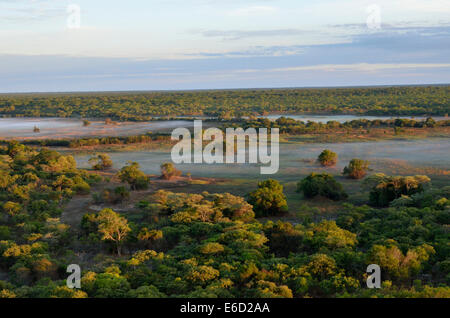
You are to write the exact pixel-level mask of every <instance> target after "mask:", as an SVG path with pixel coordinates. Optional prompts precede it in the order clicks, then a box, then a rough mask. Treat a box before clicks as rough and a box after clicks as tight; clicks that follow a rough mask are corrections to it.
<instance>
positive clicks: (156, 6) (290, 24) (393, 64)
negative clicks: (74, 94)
mask: <svg viewBox="0 0 450 318" xmlns="http://www.w3.org/2000/svg"><path fill="white" fill-rule="evenodd" d="M73 5H76V7H73ZM68 8H79V9H80V20H79V21H80V24H79V26H78V25H77V24H75V25H74V24H73V21H76V19H75V20H74V19H73V18H74V17H76V15H74V12H75V11H73V10H70V9H68ZM71 21H72V22H71ZM68 22H69V23H68ZM449 82H450V0H379V1H377V0H371V1H365V0H339V1H331V0H315V1H302V0H239V1H238V0H226V1H225V0H222V1H218V0H184V1H181V0H147V1H143V0H142V1H141V0H130V1H116V0H109V1H104V0H96V1H92V0H91V1H84V0H73V1H68V0H0V92H37V91H96V90H161V89H164V90H166V89H167V90H171V89H211V88H254V87H305V86H347V85H395V84H427V83H449Z"/></svg>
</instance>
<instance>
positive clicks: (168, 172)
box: [161, 162, 181, 180]
mask: <svg viewBox="0 0 450 318" xmlns="http://www.w3.org/2000/svg"><path fill="white" fill-rule="evenodd" d="M180 175H181V171H180V170H178V169H177V168H176V167H175V165H174V164H173V163H171V162H165V163H163V164H162V165H161V178H162V179H165V180H170V179H172V178H173V177H179V176H180Z"/></svg>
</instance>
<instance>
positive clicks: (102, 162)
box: [89, 153, 113, 170]
mask: <svg viewBox="0 0 450 318" xmlns="http://www.w3.org/2000/svg"><path fill="white" fill-rule="evenodd" d="M89 163H90V164H91V165H92V168H93V169H95V170H106V169H109V168H111V167H112V166H113V162H112V160H111V158H110V157H109V156H108V155H107V154H106V153H99V154H97V155H96V156H94V157H92V158H90V159H89Z"/></svg>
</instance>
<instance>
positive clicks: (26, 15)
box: [0, 0, 66, 23]
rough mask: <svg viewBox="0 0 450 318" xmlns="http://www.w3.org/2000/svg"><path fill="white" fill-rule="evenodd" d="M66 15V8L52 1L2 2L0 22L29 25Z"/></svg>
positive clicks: (7, 0) (6, 0)
mask: <svg viewBox="0 0 450 318" xmlns="http://www.w3.org/2000/svg"><path fill="white" fill-rule="evenodd" d="M65 14H66V6H65V5H64V4H62V3H55V2H54V1H51V0H34V1H9V0H1V1H0V21H1V22H7V23H28V22H34V21H42V20H46V19H50V18H54V17H61V16H64V15H65Z"/></svg>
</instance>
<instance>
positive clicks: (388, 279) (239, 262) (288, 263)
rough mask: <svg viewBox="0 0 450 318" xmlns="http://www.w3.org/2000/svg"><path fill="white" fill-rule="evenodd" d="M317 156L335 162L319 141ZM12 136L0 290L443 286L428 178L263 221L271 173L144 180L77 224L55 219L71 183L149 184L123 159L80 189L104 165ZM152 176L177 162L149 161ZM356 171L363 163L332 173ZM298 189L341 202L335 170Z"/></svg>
mask: <svg viewBox="0 0 450 318" xmlns="http://www.w3.org/2000/svg"><path fill="white" fill-rule="evenodd" d="M319 159H320V160H321V162H322V163H323V164H326V165H332V164H334V163H335V161H336V160H337V157H336V156H335V155H333V153H332V152H331V151H328V150H327V151H324V152H323V153H322V154H321V156H320V157H319ZM92 164H93V168H94V169H95V170H91V171H85V170H80V169H78V168H77V167H76V163H75V161H74V159H73V158H72V157H71V156H65V155H61V154H59V153H58V152H56V151H53V150H48V149H45V148H42V149H36V148H31V147H28V146H25V145H22V144H20V143H17V142H9V143H6V144H4V145H3V146H2V147H1V149H0V201H1V206H0V297H73V298H82V297H371V296H377V297H450V288H449V287H448V284H449V283H450V274H449V273H450V262H449V256H450V249H449V244H448V242H449V231H448V227H449V222H450V189H449V187H442V188H433V186H432V184H431V180H430V178H428V177H427V176H406V177H400V176H386V175H383V174H374V175H370V176H368V177H367V178H366V179H365V180H364V185H365V186H366V187H368V189H370V196H369V198H368V200H367V202H366V204H364V205H360V206H354V205H351V204H349V203H344V204H343V205H342V207H341V210H340V211H339V213H338V216H337V217H336V219H334V220H327V219H323V220H321V221H318V222H313V221H312V220H311V218H309V217H303V218H302V219H298V222H296V223H292V222H284V221H281V220H271V219H267V217H278V216H283V215H284V214H285V213H286V211H287V208H288V206H287V202H286V198H285V194H284V189H283V186H282V185H281V184H280V183H279V182H278V181H276V180H272V179H269V180H265V181H262V182H260V183H258V185H257V187H256V189H255V190H254V191H252V192H250V193H248V194H247V195H246V196H236V195H232V194H229V193H220V194H215V193H208V192H202V193H175V192H171V191H167V190H161V189H160V190H156V191H153V192H151V193H149V194H148V195H147V196H146V197H145V198H143V199H141V200H139V201H138V202H134V204H135V207H136V209H137V213H132V214H131V213H120V211H114V209H111V208H103V209H101V210H99V211H98V212H96V213H92V212H88V213H86V214H85V215H84V216H83V218H82V220H81V222H79V224H72V225H69V224H65V223H64V222H62V221H61V215H62V210H63V207H64V206H65V205H66V204H67V202H68V201H69V200H70V199H71V198H72V197H74V196H75V195H77V194H88V193H91V194H92V195H93V200H94V201H95V202H96V203H98V204H100V203H102V202H103V203H107V202H109V203H110V204H112V203H117V202H120V201H123V200H128V199H129V197H130V192H135V191H139V190H143V189H147V188H148V187H149V186H150V185H152V183H153V182H155V181H152V180H150V179H149V177H148V176H146V175H145V174H144V173H143V172H142V171H140V168H139V165H138V164H137V163H129V164H128V165H126V166H124V167H122V168H121V169H120V170H118V171H117V176H116V177H117V178H119V179H120V181H121V182H122V183H121V185H120V186H117V187H116V188H114V189H103V191H102V192H101V193H92V191H91V189H92V186H93V185H95V184H97V183H99V182H102V180H103V181H104V177H103V176H102V175H101V174H100V173H98V172H96V170H102V169H109V168H110V167H111V161H110V160H109V158H108V156H107V155H98V156H97V157H94V158H93V160H92ZM161 170H162V177H164V179H170V178H171V177H173V176H175V177H177V176H179V175H180V172H179V171H178V170H177V169H176V168H175V167H174V166H173V165H172V164H163V165H162V166H161ZM344 172H345V173H346V174H347V175H348V177H349V178H353V179H357V178H362V177H364V175H365V174H366V172H367V163H365V162H363V161H361V160H358V159H354V160H352V161H351V162H350V163H349V166H348V167H346V169H345V171H344ZM298 195H299V196H300V195H304V196H305V199H307V200H310V199H313V198H314V197H316V196H321V197H322V198H323V199H324V200H325V198H329V199H330V200H333V201H340V202H345V200H346V199H347V194H346V192H345V190H344V189H343V188H342V185H341V184H340V183H339V182H338V181H337V180H335V178H334V176H332V175H329V174H327V173H322V174H315V173H311V174H310V175H309V176H307V177H306V178H304V179H302V180H299V182H298ZM73 263H75V264H80V265H81V267H82V270H83V272H82V279H81V289H69V288H68V287H66V281H65V279H66V277H67V273H66V267H67V265H69V264H73ZM372 263H375V264H379V265H380V267H381V268H382V273H383V283H382V287H383V288H381V289H372V290H371V289H367V288H366V286H365V278H366V274H365V271H366V267H367V265H368V264H372Z"/></svg>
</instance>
